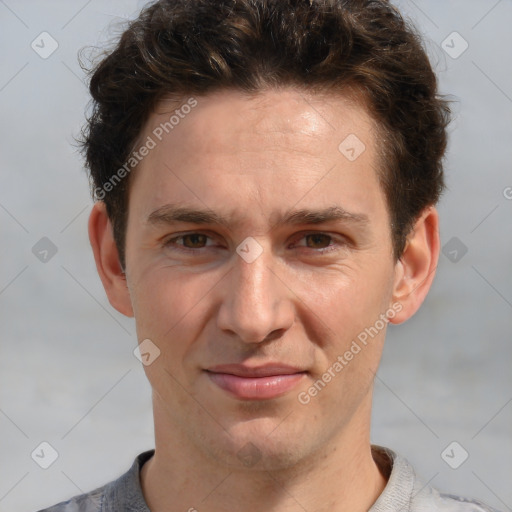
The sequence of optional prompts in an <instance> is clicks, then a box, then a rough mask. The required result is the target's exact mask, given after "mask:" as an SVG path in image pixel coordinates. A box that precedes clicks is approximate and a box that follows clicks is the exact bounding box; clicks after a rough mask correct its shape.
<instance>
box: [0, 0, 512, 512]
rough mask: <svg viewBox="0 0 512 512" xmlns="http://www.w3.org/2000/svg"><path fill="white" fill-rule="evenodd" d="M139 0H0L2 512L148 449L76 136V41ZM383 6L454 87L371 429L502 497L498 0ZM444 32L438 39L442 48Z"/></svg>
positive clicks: (506, 375) (48, 500) (443, 473)
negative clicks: (421, 263) (411, 293)
mask: <svg viewBox="0 0 512 512" xmlns="http://www.w3.org/2000/svg"><path fill="white" fill-rule="evenodd" d="M142 4H143V2H140V1H139V2H137V1H136V0H131V1H128V0H123V1H121V0H115V1H109V2H106V1H103V2H101V1H99V0H91V1H88V2H87V1H75V0H74V1H64V0H61V1H55V0H54V1H45V2H35V1H29V0H20V1H17V2H15V1H14V0H5V1H4V0H0V44H1V48H2V58H1V59H0V112H1V121H0V166H1V172H0V233H1V241H2V243H1V244H0V262H1V264H0V322H1V323H0V325H1V331H0V332H1V336H2V338H1V348H0V351H1V352H0V379H1V387H0V393H1V394H0V433H1V435H0V460H1V461H2V463H1V467H0V511H1V512H7V511H13V510H16V511H19V512H25V511H31V510H37V509H38V508H42V507H44V506H49V505H50V504H53V503H56V502H58V501H61V500H63V499H67V498H68V497H70V496H72V495H74V494H78V493H80V492H83V491H87V490H90V489H92V488H94V487H95V486H99V485H102V484H104V483H106V482H107V481H109V480H112V479H114V478H116V477H117V476H119V475H120V474H121V473H122V472H124V471H125V470H126V469H127V468H128V467H129V466H130V464H131V462H132V460H133V458H134V456H135V455H136V454H138V453H139V452H141V451H143V450H146V449H149V448H152V447H153V432H152V417H151V403H150V388H149V385H148V383H147V381H146V379H145V376H144V373H143V371H142V368H141V365H140V363H139V361H138V360H137V359H136V358H135V357H134V356H133V354H132V351H133V349H134V348H135V346H136V337H135V334H134V333H135V330H134V323H133V320H130V319H126V318H124V317H122V316H121V315H120V314H118V313H117V312H116V311H115V310H114V309H113V308H111V307H110V306H109V304H108V302H107V299H106V297H105V293H104V291H103V289H102V286H101V283H100V281H99V279H98V277H97V274H96V270H95V267H94V262H93V258H92V253H91V251H90V248H89V243H88V239H87V231H86V223H87V216H88V211H89V210H90V206H91V204H92V203H91V199H90V197H89V190H88V182H87V178H86V175H85V172H84V171H83V170H82V162H81V159H80V157H79V155H78V154H77V152H76V150H75V148H74V147H73V136H74V135H76V134H77V133H78V131H79V129H80V126H81V124H82V122H83V115H84V110H85V106H86V103H87V101H88V96H87V90H86V87H85V85H84V83H83V73H82V70H81V69H80V67H79V65H78V62H77V51H78V50H79V49H80V48H81V47H83V46H85V45H95V44H103V43H104V42H105V41H106V40H107V39H108V38H110V37H112V36H113V35H114V34H115V30H113V27H110V28H109V24H111V23H116V22H117V21H119V19H122V18H123V17H126V18H130V17H133V15H134V14H135V13H136V12H137V8H138V7H140V6H141V5H142ZM397 4H398V5H399V6H400V7H401V8H402V11H403V13H404V14H405V15H406V16H407V17H410V18H411V19H413V20H414V21H415V23H416V24H417V25H418V27H419V29H420V31H421V32H422V33H423V34H424V36H425V37H426V38H427V46H428V49H429V53H430V55H431V56H432V59H433V61H434V63H435V66H436V69H437V71H438V73H439V78H440V83H441V90H442V92H444V93H447V94H451V95H452V96H453V97H454V98H455V99H456V100H457V104H456V105H455V106H454V108H455V111H456V119H455V121H454V122H453V123H452V125H451V128H450V132H451V141H450V148H449V154H448V158H447V161H446V173H447V183H448V186H449V190H448V191H447V193H446V194H445V195H444V197H443V199H442V201H441V203H440V205H439V211H440V214H441V239H442V244H443V245H444V244H447V243H449V245H448V247H447V249H445V252H446V255H441V258H440V263H439V267H438V269H437V277H436V279H435V282H434V285H433V288H432V290H431V292H430V295H429V296H428V298H427V300H426V302H425V304H424V306H423V307H422V309H421V310H420V311H419V312H418V313H417V314H416V315H415V316H414V317H413V318H412V319H411V320H410V321H409V322H407V323H406V324H404V325H402V326H398V327H390V329H389V331H388V339H387V346H386V349H385V353H384V358H383V361H382V365H381V368H380V371H379V374H378V378H377V380H376V392H375V408H374V418H373V419H374V422H373V434H372V440H373V442H374V443H376V444H381V445H385V446H389V447H391V448H393V449H395V450H397V451H399V452H400V453H402V454H403V455H405V456H406V457H407V458H408V459H409V460H410V461H411V463H412V464H413V465H414V466H415V468H416V470H417V472H418V473H419V474H420V476H421V477H422V478H423V479H424V481H425V482H427V481H430V483H431V484H432V485H434V486H436V487H438V488H440V489H442V490H448V491H450V492H453V493H460V494H463V495H468V496H476V497H479V498H480V499H482V500H484V501H486V502H487V503H489V504H490V505H493V506H495V507H496V508H498V509H500V510H512V508H511V507H512V486H511V485H510V482H511V481H512V436H511V432H512V430H511V426H512V421H511V419H512V386H511V384H512V372H511V363H512V343H511V342H512V339H511V338H512V336H511V332H512V314H511V313H512V270H511V263H512V236H511V235H512V229H511V224H512V223H511V213H512V200H510V199H507V197H506V196H508V197H511V196H512V189H507V187H512V169H511V162H512V122H511V121H512V65H511V62H512V59H511V57H512V56H511V53H512V51H511V49H512V31H511V30H510V26H512V2H511V1H510V0H501V1H495V0H492V1H490V0H489V1H485V0H450V1H445V0H443V1H441V0H438V1H426V0H423V1H420V0H416V1H414V2H413V1H411V0H403V1H400V2H397ZM43 31H47V32H49V33H50V34H51V35H52V37H53V38H54V39H55V40H56V41H57V42H58V44H59V47H58V49H57V50H56V51H55V53H53V54H52V55H51V56H50V57H49V58H47V59H42V58H41V57H40V56H39V55H38V54H36V53H35V51H33V50H32V48H31V46H30V45H31V42H32V41H33V40H34V39H36V37H37V36H38V35H39V34H40V33H41V32H43ZM453 31H457V32H458V33H459V34H460V35H461V36H462V37H463V38H464V40H466V41H467V43H468V44H469V47H468V49H467V50H466V51H465V52H464V53H463V54H462V55H460V56H459V57H458V58H456V59H454V58H452V57H451V56H449V55H447V53H446V52H445V51H444V50H443V49H442V46H443V41H445V40H446V38H447V36H449V35H450V34H451V33H452V32H453ZM457 37H458V36H455V39H454V37H453V36H451V37H450V38H448V39H447V43H445V47H446V44H448V45H449V46H451V47H452V49H451V51H452V53H453V52H458V51H460V49H461V48H462V46H461V44H462V42H461V40H460V39H458V38H457ZM507 191H508V192H507ZM43 237H47V238H49V239H50V240H51V241H52V243H53V244H54V245H55V246H56V248H57V253H56V254H55V255H53V256H52V257H50V256H51V253H48V255H47V261H46V262H43V261H40V259H38V258H37V257H36V255H34V253H33V252H32V248H33V247H34V245H35V244H36V243H37V242H38V241H39V240H40V239H41V238H43ZM453 237H457V239H458V241H457V240H456V241H455V242H454V241H453V240H452V241H451V242H450V240H451V239H452V238H453ZM44 243H45V242H40V244H44ZM453 244H455V245H453ZM457 244H458V246H459V248H458V249H457ZM461 244H464V246H465V247H467V253H466V254H465V255H464V256H463V257H462V258H460V256H461V254H462V252H461V251H460V247H462V245H461ZM36 247H38V246H36ZM43 248H44V247H43ZM454 248H456V249H457V250H458V253H457V258H460V259H459V261H458V262H454V261H451V260H453V259H454V256H455V253H453V252H452V254H451V255H450V253H449V251H452V250H453V249H454ZM40 257H41V254H40ZM42 441H47V442H49V443H50V444H51V445H52V446H53V447H54V448H55V449H56V450H57V452H58V454H59V456H58V458H57V460H56V461H55V463H53V464H52V465H51V466H50V467H49V468H48V469H46V470H44V469H42V468H40V467H39V466H38V465H37V464H36V463H35V462H34V460H32V458H31V453H32V451H33V450H34V449H35V448H36V447H37V446H38V445H39V444H40V443H41V442H42ZM452 441H457V442H458V443H459V444H460V446H462V447H463V448H464V449H465V450H466V451H467V452H468V453H469V458H468V459H467V460H466V461H465V462H464V463H463V464H462V465H461V466H460V467H459V468H458V469H452V468H451V467H449V466H448V465H447V464H446V463H445V461H444V460H443V458H442V457H441V453H442V452H443V450H444V449H445V448H446V447H447V446H448V445H449V444H450V443H451V442H452ZM461 453H462V451H461V449H460V448H458V447H456V448H455V450H454V451H453V452H450V455H452V457H451V460H455V461H456V460H457V458H458V457H460V456H461Z"/></svg>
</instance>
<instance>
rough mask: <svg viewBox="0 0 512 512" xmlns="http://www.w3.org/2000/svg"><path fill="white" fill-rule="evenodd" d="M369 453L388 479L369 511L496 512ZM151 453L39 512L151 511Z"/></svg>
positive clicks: (389, 455) (391, 457)
mask: <svg viewBox="0 0 512 512" xmlns="http://www.w3.org/2000/svg"><path fill="white" fill-rule="evenodd" d="M372 450H373V455H374V457H375V460H376V462H377V464H378V465H379V467H380V468H381V469H382V470H383V473H384V474H389V479H388V483H387V485H386V488H385V489H384V491H383V492H382V494H381V495H380V496H379V498H378V499H377V501H376V502H375V503H374V504H373V506H372V507H371V509H370V510H369V512H432V511H436V510H438V511H443V512H498V511H497V510H496V509H493V508H491V507H489V506H487V505H484V504H483V503H481V502H479V501H475V500H470V499H465V498H461V497H459V496H453V495H451V494H443V493H440V492H438V491H437V490H435V489H434V488H432V487H430V486H428V485H423V484H422V483H421V482H420V481H419V480H418V479H417V477H416V474H415V473H414V470H413V468H412V467H411V465H410V464H409V463H408V462H407V461H406V460H405V459H404V458H402V457H401V456H400V455H398V454H396V453H395V452H393V451H391V450H389V449H388V448H383V447H380V446H373V447H372ZM153 453H154V450H150V451H147V452H144V453H141V454H140V455H139V456H138V457H137V458H136V459H135V461H134V463H133V465H132V467H131V468H130V469H129V470H128V471H127V472H126V473H125V474H124V475H122V476H121V477H119V478H118V479H117V480H114V481H113V482H110V483H108V484H106V485H104V486H103V487H99V488H98V489H95V490H94V491H91V492H88V493H86V494H81V495H79V496H75V497H74V498H71V499H70V500H68V501H65V502H62V503H59V504H58V505H54V506H53V507H50V508H47V509H44V510H41V511H39V512H150V510H149V507H148V506H147V504H146V501H145V500H144V495H143V494H142V489H141V485H140V470H141V468H142V466H143V464H144V463H145V462H146V461H147V460H149V459H150V458H151V457H152V455H153Z"/></svg>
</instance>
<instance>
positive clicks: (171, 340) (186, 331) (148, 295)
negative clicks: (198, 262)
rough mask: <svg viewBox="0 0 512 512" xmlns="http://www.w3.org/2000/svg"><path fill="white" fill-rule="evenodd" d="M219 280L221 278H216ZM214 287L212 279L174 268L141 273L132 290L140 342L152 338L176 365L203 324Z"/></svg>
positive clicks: (163, 353)
mask: <svg viewBox="0 0 512 512" xmlns="http://www.w3.org/2000/svg"><path fill="white" fill-rule="evenodd" d="M217 281H218V279H217ZM214 285H215V280H214V279H213V277H209V276H208V275H206V274H204V275H200V274H193V275H191V274H190V273H183V272H179V271H176V270H175V269H172V268H169V267H167V268H165V267H163V268H158V269H155V268H152V269H151V270H148V271H147V272H142V273H141V274H140V275H139V276H138V278H137V280H136V284H135V285H134V286H133V287H132V288H131V293H132V294H133V296H134V300H133V301H132V303H133V307H134V311H135V318H136V325H137V336H138V339H139V340H141V339H145V338H149V339H151V340H152V341H153V342H154V343H155V344H157V345H158V347H159V348H160V349H161V351H162V355H163V356H164V358H165V359H167V358H169V360H170V361H171V362H172V364H173V366H177V365H178V362H179V357H177V356H179V355H180V354H181V355H183V354H185V353H186V351H187V349H188V348H189V345H190V340H194V339H195V338H196V337H197V333H198V332H199V331H200V330H201V328H202V326H203V325H204V319H203V318H202V316H201V315H204V314H205V313H204V311H203V308H204V307H205V305H206V304H207V303H208V298H207V295H208V293H209V290H210V289H211V288H212V287H213V286H214Z"/></svg>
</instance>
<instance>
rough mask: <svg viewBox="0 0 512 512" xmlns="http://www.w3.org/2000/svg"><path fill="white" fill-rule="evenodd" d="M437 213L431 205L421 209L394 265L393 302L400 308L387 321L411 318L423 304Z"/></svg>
mask: <svg viewBox="0 0 512 512" xmlns="http://www.w3.org/2000/svg"><path fill="white" fill-rule="evenodd" d="M439 245H440V242H439V216H438V214H437V211H436V209H435V208H434V207H433V206H429V207H427V208H425V210H423V212H422V213H421V215H420V216H419V217H418V219H417V221H416V223H415V225H414V228H413V230H412V231H411V233H410V234H409V236H408V237H407V244H406V247H405V249H404V251H403V253H402V256H401V257H400V259H399V261H397V263H396V265H395V280H394V286H393V303H399V304H400V305H401V309H400V311H399V312H398V313H397V314H396V315H395V316H394V317H393V318H390V319H389V321H390V322H391V323H394V324H400V323H402V322H405V321H406V320H408V319H409V318H411V317H412V316H413V315H414V314H415V313H416V311H418V309H419V307H420V306H421V304H422V303H423V301H424V299H425V297H426V296H427V293H428V291H429V289H430V286H431V285H432V282H433V280H434V275H435V271H436V268H437V262H438V259H439Z"/></svg>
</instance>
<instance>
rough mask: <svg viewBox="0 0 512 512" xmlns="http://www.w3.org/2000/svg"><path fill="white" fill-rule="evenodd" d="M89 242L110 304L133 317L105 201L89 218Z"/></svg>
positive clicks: (96, 204) (96, 205) (97, 206)
mask: <svg viewBox="0 0 512 512" xmlns="http://www.w3.org/2000/svg"><path fill="white" fill-rule="evenodd" d="M89 241H90V243H91V247H92V250H93V253H94V260H95V262H96V269H97V270H98V274H99V276H100V279H101V282H102V283H103V288H105V292H106V294H107V297H108V300H109V302H110V304H112V306H113V307H114V308H115V309H116V310H117V311H119V312H120V313H122V314H123V315H126V316H128V317H133V308H132V303H131V299H130V292H129V289H128V286H127V283H126V276H125V274H124V272H123V269H122V268H121V264H120V262H119V253H118V250H117V246H116V243H115V241H114V236H113V232H112V224H111V222H110V219H109V218H108V215H107V210H106V207H105V203H104V202H103V201H98V202H96V203H95V204H94V206H93V209H92V211H91V214H90V216H89Z"/></svg>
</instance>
